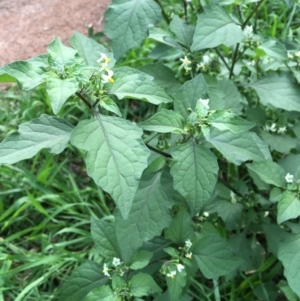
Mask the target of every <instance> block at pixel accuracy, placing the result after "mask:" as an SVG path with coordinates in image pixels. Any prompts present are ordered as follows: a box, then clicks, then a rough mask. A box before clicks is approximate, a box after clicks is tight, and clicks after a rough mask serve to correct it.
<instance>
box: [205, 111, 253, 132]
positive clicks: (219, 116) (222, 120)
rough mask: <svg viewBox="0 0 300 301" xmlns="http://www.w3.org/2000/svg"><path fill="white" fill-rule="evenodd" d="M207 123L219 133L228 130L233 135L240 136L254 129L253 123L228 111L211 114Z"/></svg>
mask: <svg viewBox="0 0 300 301" xmlns="http://www.w3.org/2000/svg"><path fill="white" fill-rule="evenodd" d="M208 122H209V123H210V124H211V125H212V126H213V127H215V128H217V129H219V130H220V131H226V130H229V131H230V132H232V133H234V134H241V133H244V132H246V131H248V130H250V129H252V128H253V127H255V123H252V122H249V121H247V120H245V119H243V118H241V117H239V116H238V115H235V114H234V113H231V112H228V111H216V112H212V113H211V114H210V115H209V116H208Z"/></svg>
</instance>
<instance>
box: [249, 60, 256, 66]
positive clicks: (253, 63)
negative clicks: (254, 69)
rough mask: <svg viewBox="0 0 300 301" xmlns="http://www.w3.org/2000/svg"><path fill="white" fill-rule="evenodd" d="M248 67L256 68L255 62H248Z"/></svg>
mask: <svg viewBox="0 0 300 301" xmlns="http://www.w3.org/2000/svg"><path fill="white" fill-rule="evenodd" d="M247 65H248V66H255V61H254V60H252V61H248V62H247Z"/></svg>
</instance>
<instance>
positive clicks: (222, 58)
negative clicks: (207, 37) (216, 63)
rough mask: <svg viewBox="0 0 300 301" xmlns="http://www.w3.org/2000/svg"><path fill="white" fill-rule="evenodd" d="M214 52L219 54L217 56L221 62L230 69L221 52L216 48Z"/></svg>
mask: <svg viewBox="0 0 300 301" xmlns="http://www.w3.org/2000/svg"><path fill="white" fill-rule="evenodd" d="M216 52H217V54H218V56H219V58H220V59H221V60H222V62H223V63H224V65H225V66H226V68H227V69H228V70H229V71H230V67H229V66H228V64H227V62H226V61H225V59H224V57H223V55H222V54H221V52H220V51H219V50H218V49H217V48H216Z"/></svg>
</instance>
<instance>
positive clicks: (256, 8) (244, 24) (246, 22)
mask: <svg viewBox="0 0 300 301" xmlns="http://www.w3.org/2000/svg"><path fill="white" fill-rule="evenodd" d="M265 1H266V0H262V1H260V2H259V3H258V4H257V5H256V6H255V7H254V9H253V11H252V12H251V13H250V15H249V16H248V17H247V19H246V20H245V21H244V23H243V24H242V26H241V28H242V30H243V29H244V28H245V27H246V25H247V24H248V22H249V21H250V19H251V18H252V16H253V15H254V14H255V13H256V11H257V10H258V8H259V7H260V6H261V5H262V4H263V3H264V2H265ZM239 48H240V43H238V44H236V46H235V50H234V53H233V57H232V65H231V68H230V71H229V79H231V78H232V76H233V69H234V65H235V63H236V62H237V57H238V54H239Z"/></svg>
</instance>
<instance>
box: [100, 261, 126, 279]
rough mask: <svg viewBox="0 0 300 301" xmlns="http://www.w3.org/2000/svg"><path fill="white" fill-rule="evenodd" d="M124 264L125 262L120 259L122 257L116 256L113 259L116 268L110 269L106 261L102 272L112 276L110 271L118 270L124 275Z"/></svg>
mask: <svg viewBox="0 0 300 301" xmlns="http://www.w3.org/2000/svg"><path fill="white" fill-rule="evenodd" d="M122 264H123V262H122V261H121V260H120V258H116V257H114V258H113V260H112V265H113V267H114V268H111V269H109V268H108V265H107V264H106V263H104V265H103V270H102V273H103V274H104V275H105V276H107V277H110V274H109V271H112V272H114V271H117V273H118V274H119V275H120V276H123V275H124V271H123V268H122Z"/></svg>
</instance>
